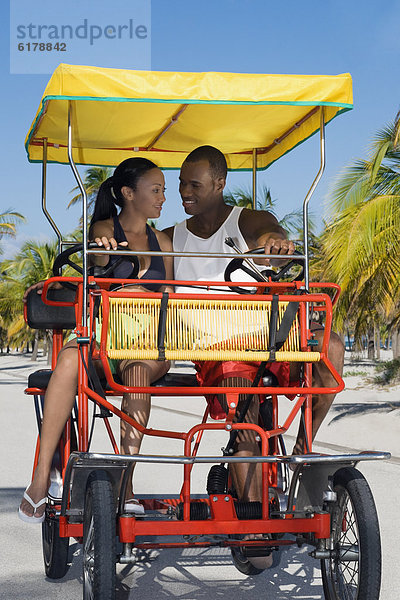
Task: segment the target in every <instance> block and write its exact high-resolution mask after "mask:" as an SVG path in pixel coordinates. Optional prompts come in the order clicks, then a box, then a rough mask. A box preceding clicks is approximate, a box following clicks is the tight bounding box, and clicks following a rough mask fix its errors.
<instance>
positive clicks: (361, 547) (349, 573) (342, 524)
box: [321, 467, 381, 600]
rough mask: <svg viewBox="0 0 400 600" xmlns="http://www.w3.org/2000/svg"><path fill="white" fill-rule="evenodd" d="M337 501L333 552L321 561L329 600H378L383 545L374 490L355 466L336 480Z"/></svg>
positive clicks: (333, 527)
mask: <svg viewBox="0 0 400 600" xmlns="http://www.w3.org/2000/svg"><path fill="white" fill-rule="evenodd" d="M333 486H334V490H335V492H336V494H337V498H336V501H335V502H334V504H333V505H332V508H331V534H332V539H333V552H332V556H331V557H330V558H329V559H324V560H322V561H321V570H322V582H323V587H324V594H325V598H326V600H378V598H379V591H380V583H381V542H380V534H379V524H378V516H377V513H376V508H375V503H374V499H373V497H372V493H371V490H370V488H369V485H368V483H367V482H366V480H365V478H364V477H363V475H362V474H361V473H360V472H359V471H358V470H357V469H355V468H353V467H346V468H343V469H340V470H339V471H337V472H336V473H335V475H334V478H333Z"/></svg>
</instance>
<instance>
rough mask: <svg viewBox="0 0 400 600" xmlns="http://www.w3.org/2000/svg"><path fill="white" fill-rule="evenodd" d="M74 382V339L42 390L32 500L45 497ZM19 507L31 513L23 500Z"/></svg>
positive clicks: (71, 404)
mask: <svg viewBox="0 0 400 600" xmlns="http://www.w3.org/2000/svg"><path fill="white" fill-rule="evenodd" d="M77 384H78V351H77V345H76V341H75V340H71V341H70V342H68V343H67V344H65V346H64V347H63V348H62V350H61V351H60V353H59V355H58V359H57V365H56V368H55V369H54V372H53V374H52V376H51V378H50V381H49V385H48V387H47V390H46V395H45V400H44V411H43V423H42V430H41V434H40V452H39V459H38V464H37V467H36V470H35V474H34V477H33V481H32V483H31V485H30V486H29V487H28V489H27V490H26V492H27V494H28V495H29V496H30V497H31V498H32V500H33V502H35V503H36V502H39V500H41V499H42V498H45V497H46V496H47V491H48V489H49V477H50V469H51V463H52V460H53V455H54V452H55V450H56V448H57V444H58V441H59V439H60V437H61V434H62V431H63V429H64V425H65V423H66V421H67V419H68V417H69V416H70V414H71V411H72V407H73V405H74V402H75V396H76V388H77ZM21 510H22V512H24V513H25V514H26V515H29V516H31V515H33V508H32V506H31V505H30V504H29V502H27V501H26V500H25V499H23V500H22V502H21ZM44 510H45V505H44V504H43V505H42V506H40V507H39V508H38V509H37V510H36V513H35V515H36V517H39V516H40V515H41V514H43V512H44Z"/></svg>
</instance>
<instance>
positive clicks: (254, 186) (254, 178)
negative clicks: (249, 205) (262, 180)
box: [253, 148, 257, 210]
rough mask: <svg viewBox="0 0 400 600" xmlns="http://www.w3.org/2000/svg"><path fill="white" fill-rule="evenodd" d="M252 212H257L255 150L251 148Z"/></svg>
mask: <svg viewBox="0 0 400 600" xmlns="http://www.w3.org/2000/svg"><path fill="white" fill-rule="evenodd" d="M253 210H257V148H253Z"/></svg>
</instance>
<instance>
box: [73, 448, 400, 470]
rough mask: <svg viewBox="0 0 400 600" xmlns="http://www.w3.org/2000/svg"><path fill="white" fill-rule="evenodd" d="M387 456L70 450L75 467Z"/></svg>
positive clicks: (381, 455) (383, 455)
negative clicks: (240, 454)
mask: <svg viewBox="0 0 400 600" xmlns="http://www.w3.org/2000/svg"><path fill="white" fill-rule="evenodd" d="M390 457H391V454H390V452H374V451H371V452H360V453H358V454H336V455H326V454H314V453H313V454H310V455H308V454H299V455H287V456H285V455H279V456H166V455H155V454H135V455H134V456H130V455H127V454H101V453H97V452H73V453H72V454H71V458H70V460H71V461H72V462H73V463H74V465H75V468H77V467H78V466H88V465H89V464H92V463H93V464H94V463H97V462H98V463H104V464H106V463H107V462H108V461H109V462H112V463H116V462H117V463H118V462H122V463H126V462H143V463H166V464H180V465H185V464H186V465H192V464H196V463H197V464H199V463H201V464H211V463H220V462H225V463H263V462H266V463H294V464H296V465H298V464H310V465H311V464H314V463H318V464H321V463H322V464H323V463H326V464H330V463H340V462H359V461H366V460H388V459H389V458H390Z"/></svg>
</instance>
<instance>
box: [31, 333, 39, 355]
mask: <svg viewBox="0 0 400 600" xmlns="http://www.w3.org/2000/svg"><path fill="white" fill-rule="evenodd" d="M38 349H39V332H38V331H35V341H34V342H33V348H32V358H31V360H32V361H36V360H37V355H38Z"/></svg>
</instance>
